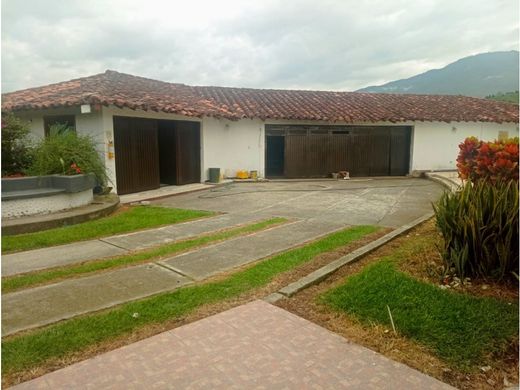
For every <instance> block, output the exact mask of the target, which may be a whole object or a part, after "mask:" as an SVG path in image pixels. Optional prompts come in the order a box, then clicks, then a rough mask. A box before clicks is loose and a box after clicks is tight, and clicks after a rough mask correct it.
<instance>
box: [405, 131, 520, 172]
mask: <svg viewBox="0 0 520 390" xmlns="http://www.w3.org/2000/svg"><path fill="white" fill-rule="evenodd" d="M413 125H414V130H413V134H412V145H413V147H412V156H411V165H412V170H442V169H455V168H456V164H457V161H456V159H457V155H458V153H459V148H458V145H459V144H460V143H461V142H462V141H464V139H465V138H466V137H471V136H474V137H477V138H479V139H482V140H486V141H492V140H495V139H498V133H499V131H507V132H508V134H509V137H517V136H518V124H516V123H503V124H498V123H486V122H451V123H444V122H415V123H414V124H413Z"/></svg>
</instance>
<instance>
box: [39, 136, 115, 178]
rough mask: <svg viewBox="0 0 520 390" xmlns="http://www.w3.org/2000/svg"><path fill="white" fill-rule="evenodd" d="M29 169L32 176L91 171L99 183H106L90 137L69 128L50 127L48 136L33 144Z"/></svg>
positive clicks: (104, 174)
mask: <svg viewBox="0 0 520 390" xmlns="http://www.w3.org/2000/svg"><path fill="white" fill-rule="evenodd" d="M29 172H30V173H31V174H33V175H52V174H62V175H75V174H79V173H94V174H95V175H96V178H97V181H98V182H99V184H100V185H103V186H104V185H106V184H107V174H106V170H105V165H104V163H103V161H102V160H101V157H100V155H99V153H98V152H97V151H96V147H95V143H94V140H93V139H92V138H91V137H89V136H80V135H77V134H76V133H75V132H73V131H53V129H51V131H50V135H49V136H48V137H45V138H44V139H42V140H41V141H40V142H39V143H38V144H37V146H36V148H35V151H34V161H33V164H32V166H31V168H30V170H29Z"/></svg>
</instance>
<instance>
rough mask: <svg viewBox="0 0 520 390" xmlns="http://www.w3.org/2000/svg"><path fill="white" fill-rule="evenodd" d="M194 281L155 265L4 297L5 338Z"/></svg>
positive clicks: (65, 282)
mask: <svg viewBox="0 0 520 390" xmlns="http://www.w3.org/2000/svg"><path fill="white" fill-rule="evenodd" d="M190 282H191V281H190V280H189V279H187V278H185V277H184V276H182V275H179V274H176V273H175V272H172V271H170V270H167V269H165V268H163V267H160V266H158V265H155V264H145V265H139V266H135V267H131V268H124V269H120V270H117V271H114V272H106V273H102V274H98V275H94V276H89V277H84V278H80V279H71V280H66V281H63V282H61V283H56V284H51V285H48V286H42V287H36V288H32V289H28V290H23V291H19V292H14V293H11V294H6V295H3V296H2V335H3V336H7V335H9V334H12V333H15V332H18V331H20V330H24V329H30V328H34V327H38V326H42V325H47V324H50V323H53V322H56V321H60V320H63V319H67V318H71V317H74V316H77V315H80V314H84V313H88V312H91V311H96V310H101V309H104V308H107V307H110V306H114V305H117V304H120V303H123V302H126V301H129V300H135V299H139V298H143V297H146V296H149V295H152V294H157V293H160V292H162V291H168V290H173V289H175V288H178V287H180V286H184V285H186V284H188V283H190Z"/></svg>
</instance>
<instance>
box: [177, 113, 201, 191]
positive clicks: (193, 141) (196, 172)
mask: <svg viewBox="0 0 520 390" xmlns="http://www.w3.org/2000/svg"><path fill="white" fill-rule="evenodd" d="M175 131H176V136H177V139H176V150H175V154H176V159H177V185H181V184H189V183H200V124H199V123H197V122H187V121H186V122H181V121H177V122H175Z"/></svg>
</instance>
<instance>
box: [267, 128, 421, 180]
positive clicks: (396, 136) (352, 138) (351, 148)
mask: <svg viewBox="0 0 520 390" xmlns="http://www.w3.org/2000/svg"><path fill="white" fill-rule="evenodd" d="M410 132H411V128H410V127H406V126H300V125H288V126H286V125H267V126H266V137H267V138H269V137H284V144H285V150H284V156H285V158H284V167H283V172H284V176H286V177H289V178H298V177H326V176H328V175H330V173H332V172H338V171H349V172H350V174H351V175H352V176H389V175H392V176H400V175H406V174H407V173H408V170H409V161H410V154H409V148H410ZM266 145H267V147H268V148H269V143H266ZM271 155H272V153H270V151H269V150H267V151H266V167H269V166H270V164H271V163H272V162H271V161H270V160H269V158H270V156H271Z"/></svg>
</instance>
